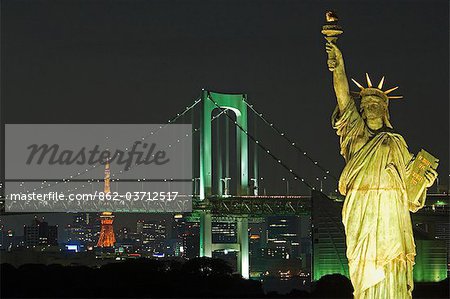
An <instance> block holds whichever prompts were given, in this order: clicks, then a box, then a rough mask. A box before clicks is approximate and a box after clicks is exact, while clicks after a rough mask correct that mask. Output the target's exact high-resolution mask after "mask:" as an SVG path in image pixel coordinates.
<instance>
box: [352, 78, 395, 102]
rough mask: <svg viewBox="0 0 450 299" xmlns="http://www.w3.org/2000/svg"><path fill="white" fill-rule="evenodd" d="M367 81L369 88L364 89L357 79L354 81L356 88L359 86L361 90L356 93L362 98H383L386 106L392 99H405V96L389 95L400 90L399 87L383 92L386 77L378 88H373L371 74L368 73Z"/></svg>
mask: <svg viewBox="0 0 450 299" xmlns="http://www.w3.org/2000/svg"><path fill="white" fill-rule="evenodd" d="M366 80H367V87H363V86H362V85H361V84H359V83H358V82H356V80H355V79H352V81H353V83H355V84H356V86H358V87H359V89H360V91H359V92H355V93H357V94H358V95H359V96H360V97H364V96H369V95H373V96H377V97H379V98H381V99H382V100H383V101H384V102H385V103H386V104H387V103H388V102H389V100H390V99H402V98H403V96H388V94H389V93H391V92H392V91H394V90H396V89H397V88H398V86H396V87H393V88H390V89H388V90H386V91H383V90H381V89H382V88H383V83H384V76H383V78H381V80H380V83H378V86H377V87H374V86H372V81H371V80H370V78H369V74H367V73H366Z"/></svg>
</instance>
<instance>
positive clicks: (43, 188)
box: [21, 98, 201, 193]
mask: <svg viewBox="0 0 450 299" xmlns="http://www.w3.org/2000/svg"><path fill="white" fill-rule="evenodd" d="M200 102H201V98H197V99H195V101H194V102H193V103H192V104H191V105H189V106H186V108H185V109H184V110H183V111H182V112H180V113H177V114H176V115H175V116H174V117H172V118H171V119H169V120H168V123H167V124H163V125H160V126H159V127H158V128H157V129H156V130H155V131H151V132H150V133H149V134H147V135H144V136H141V137H139V138H137V139H136V138H135V139H136V140H135V141H134V142H136V141H137V140H138V139H141V140H145V139H146V138H148V137H149V136H151V135H154V134H157V133H158V132H159V131H160V130H162V129H164V128H165V127H166V126H167V125H168V124H171V123H173V122H175V121H177V120H178V119H179V118H180V117H182V116H183V115H185V114H186V113H187V112H189V111H190V110H191V109H193V108H194V107H195V106H196V105H197V104H198V103H200ZM97 166H98V165H92V166H90V167H88V168H86V170H84V171H79V172H76V173H74V174H72V175H70V176H69V178H67V179H64V183H67V182H70V181H71V180H72V179H76V178H77V177H80V176H83V175H85V174H87V173H88V172H90V171H92V170H94V169H95V168H96V167H97ZM112 176H115V174H113V175H112ZM86 181H87V182H88V183H89V184H92V183H93V182H94V181H99V180H94V179H89V180H86ZM45 183H47V180H43V182H42V183H41V185H43V184H45ZM58 183H59V182H58V181H56V182H55V183H54V184H47V186H41V187H36V188H34V189H33V190H32V191H30V190H28V191H26V192H27V193H28V192H33V191H37V190H45V189H49V188H51V187H55V186H56V185H57V184H58ZM21 184H24V182H21ZM68 191H73V190H68Z"/></svg>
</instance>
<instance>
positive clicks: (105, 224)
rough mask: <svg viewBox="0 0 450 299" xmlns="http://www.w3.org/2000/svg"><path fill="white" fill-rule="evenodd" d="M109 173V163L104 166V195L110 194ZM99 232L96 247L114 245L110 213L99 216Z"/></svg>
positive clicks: (112, 219)
mask: <svg viewBox="0 0 450 299" xmlns="http://www.w3.org/2000/svg"><path fill="white" fill-rule="evenodd" d="M110 178H111V173H110V168H109V161H106V164H105V186H104V190H103V192H104V194H105V195H106V194H108V193H111V185H110V184H111V183H110ZM100 221H101V224H102V226H101V230H100V236H99V238H98V242H97V247H112V246H114V244H115V243H116V237H115V236H114V228H113V221H114V215H113V213H112V212H103V213H101V214H100Z"/></svg>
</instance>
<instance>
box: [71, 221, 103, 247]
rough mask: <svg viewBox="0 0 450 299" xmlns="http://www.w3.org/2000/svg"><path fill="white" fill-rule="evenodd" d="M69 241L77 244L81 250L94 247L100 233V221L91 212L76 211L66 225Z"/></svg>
mask: <svg viewBox="0 0 450 299" xmlns="http://www.w3.org/2000/svg"><path fill="white" fill-rule="evenodd" d="M66 232H67V243H68V244H77V245H79V246H80V249H81V251H85V250H90V249H92V248H93V247H94V246H95V245H96V244H97V241H98V238H99V235H100V222H99V221H98V219H96V218H95V217H93V216H92V214H90V213H76V214H74V215H73V221H72V223H71V224H68V225H67V227H66Z"/></svg>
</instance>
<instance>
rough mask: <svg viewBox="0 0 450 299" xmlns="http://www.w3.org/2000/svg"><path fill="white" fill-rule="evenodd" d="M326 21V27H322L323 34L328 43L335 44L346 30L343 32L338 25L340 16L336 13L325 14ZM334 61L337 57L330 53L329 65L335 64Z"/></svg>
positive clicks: (328, 12)
mask: <svg viewBox="0 0 450 299" xmlns="http://www.w3.org/2000/svg"><path fill="white" fill-rule="evenodd" d="M325 21H326V23H325V25H323V26H322V34H323V35H324V37H325V39H326V40H327V41H328V42H330V43H334V44H335V43H336V41H337V39H338V36H339V35H340V34H342V33H344V30H342V28H341V26H339V25H338V24H337V22H338V16H337V15H336V13H335V12H334V11H327V12H326V13H325ZM334 60H335V57H334V56H333V54H332V53H328V65H330V62H332V61H333V63H332V64H334Z"/></svg>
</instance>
